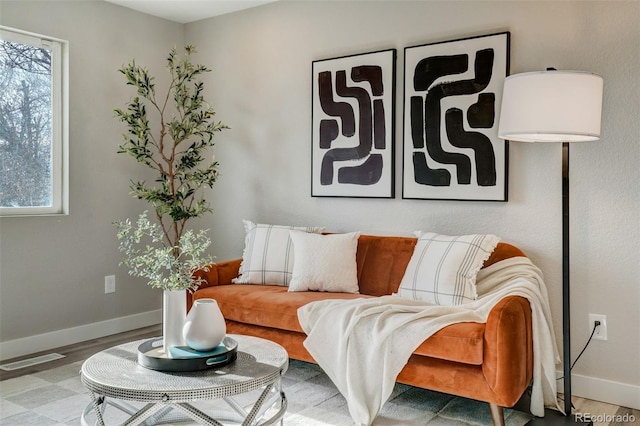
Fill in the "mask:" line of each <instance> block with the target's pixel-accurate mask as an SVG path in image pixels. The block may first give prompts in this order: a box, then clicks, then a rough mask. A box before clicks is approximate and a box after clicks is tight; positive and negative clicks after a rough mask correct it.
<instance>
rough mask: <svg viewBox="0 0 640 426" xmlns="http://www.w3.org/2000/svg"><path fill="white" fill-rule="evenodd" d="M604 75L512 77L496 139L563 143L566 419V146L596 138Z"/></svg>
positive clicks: (567, 393) (567, 380)
mask: <svg viewBox="0 0 640 426" xmlns="http://www.w3.org/2000/svg"><path fill="white" fill-rule="evenodd" d="M602 87H603V81H602V77H600V76H597V75H594V74H590V73H586V72H577V71H556V70H554V69H548V70H547V71H541V72H530V73H523V74H515V75H512V76H509V77H507V79H506V80H505V83H504V91H503V93H502V110H501V112H500V125H499V129H498V136H499V137H500V138H502V139H508V140H510V141H518V142H561V143H562V335H563V340H562V342H563V343H562V347H563V364H564V401H565V402H564V407H565V413H564V414H565V416H568V417H570V416H571V412H572V407H571V327H570V305H571V303H570V298H569V288H570V287H569V275H570V272H569V143H573V142H587V141H595V140H598V139H599V138H600V118H601V112H602Z"/></svg>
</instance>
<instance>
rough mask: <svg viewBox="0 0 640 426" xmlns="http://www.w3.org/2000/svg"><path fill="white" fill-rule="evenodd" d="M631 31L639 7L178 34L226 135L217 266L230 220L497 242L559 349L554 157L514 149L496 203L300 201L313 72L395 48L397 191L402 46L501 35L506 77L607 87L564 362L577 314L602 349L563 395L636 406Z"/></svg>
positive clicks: (580, 229)
mask: <svg viewBox="0 0 640 426" xmlns="http://www.w3.org/2000/svg"><path fill="white" fill-rule="evenodd" d="M638 22H640V3H637V2H544V3H542V2H521V1H513V2H504V1H498V2H486V1H471V2H460V1H457V2H445V1H442V2H437V1H422V2H421V1H413V2H403V1H393V2H391V1H380V2H358V1H356V2H346V1H341V2H317V1H316V2H313V1H312V2H290V1H280V2H277V3H273V4H270V5H267V6H263V7H259V8H256V9H251V10H247V11H243V12H241V13H235V14H230V15H224V16H220V17H217V18H213V19H209V20H203V21H199V22H196V23H193V24H188V25H186V33H185V36H186V40H187V41H188V42H191V43H195V44H196V45H197V46H198V47H199V52H200V54H199V56H198V58H199V59H200V60H201V61H204V62H206V63H208V64H210V65H211V66H212V67H213V69H214V72H213V73H212V74H211V75H210V76H209V77H208V78H207V81H206V82H207V84H208V87H209V88H210V95H211V97H212V98H213V100H214V105H215V106H216V108H217V110H218V112H219V117H220V118H221V119H222V120H223V121H224V122H226V123H227V124H228V125H230V126H231V127H232V130H231V131H229V132H228V133H226V134H224V135H222V136H221V137H220V139H219V141H220V142H219V143H218V146H217V155H218V158H219V159H220V162H221V165H222V171H223V177H222V179H221V180H220V181H219V184H218V185H217V187H216V188H215V189H214V190H213V194H212V197H213V200H214V206H215V209H216V211H215V213H214V216H213V218H212V219H211V220H210V221H208V222H207V223H206V224H205V226H208V227H211V228H213V235H214V237H215V240H216V250H215V254H216V255H217V256H218V258H221V259H224V258H230V257H239V256H240V255H241V253H242V245H243V229H242V223H241V219H242V218H250V219H253V220H256V221H261V222H267V223H280V224H298V225H307V224H308V225H324V226H326V227H327V229H329V230H332V231H351V230H362V231H365V232H370V233H381V234H409V233H410V232H411V231H413V230H415V229H428V230H433V231H437V232H441V233H450V234H459V233H474V232H478V233H480V232H491V233H495V234H497V235H500V236H501V237H502V238H503V240H505V241H509V242H512V243H514V244H516V245H518V246H519V247H521V248H522V249H523V250H524V251H525V252H526V253H527V254H528V255H529V256H530V257H531V258H532V259H533V260H534V262H535V263H536V264H538V265H539V266H540V267H541V268H542V269H543V271H544V273H545V275H546V279H547V286H548V288H549V291H550V298H551V304H552V310H553V313H554V316H555V320H554V322H555V328H556V330H557V334H558V341H559V342H560V341H561V330H562V326H561V318H562V316H561V312H562V310H561V281H562V279H561V255H562V250H561V233H562V225H561V214H560V210H561V186H560V171H561V161H560V160H561V152H560V146H559V145H554V144H518V143H512V144H511V145H510V163H509V188H510V189H509V202H508V203H490V202H454V201H416V200H402V199H399V198H397V199H395V200H375V199H336V198H312V197H311V196H310V162H311V160H310V153H311V144H310V134H311V127H310V126H311V124H310V123H311V99H310V98H311V62H312V61H313V60H316V59H325V58H331V57H336V56H342V55H349V54H356V53H363V52H368V51H374V50H380V49H387V48H396V49H398V68H397V75H398V79H397V103H396V105H397V112H396V129H397V132H396V161H397V164H396V167H397V168H396V182H397V188H396V194H401V193H402V192H401V186H400V185H401V178H400V177H401V169H402V166H401V164H400V159H401V158H402V157H401V153H402V134H401V129H402V125H401V123H402V87H403V78H402V76H403V48H404V47H406V46H412V45H416V44H422V43H429V42H436V41H443V40H450V39H456V38H461V37H466V36H475V35H482V34H489V33H494V32H499V31H505V30H506V31H510V32H511V72H512V73H519V72H525V71H533V70H542V69H545V68H546V67H548V66H554V67H556V68H558V69H576V70H585V71H591V72H595V73H597V74H600V75H602V76H603V77H604V80H605V97H604V112H603V128H602V138H601V141H600V142H596V143H589V144H582V145H575V146H572V151H571V154H572V158H571V191H572V193H571V209H572V214H571V219H572V223H571V238H572V254H571V272H572V351H573V354H574V356H575V355H577V354H578V352H579V350H580V349H581V347H582V345H583V344H584V343H585V341H586V339H587V337H588V336H589V332H590V330H588V324H587V318H588V313H597V314H604V315H607V320H608V328H609V340H608V341H607V342H600V341H596V342H593V343H592V345H591V347H590V348H589V350H588V351H587V352H586V353H585V355H584V357H583V358H582V359H581V361H580V362H579V363H578V364H577V365H576V367H575V370H574V373H575V374H576V376H577V377H578V379H577V380H576V382H579V384H576V385H575V387H576V389H574V392H575V393H577V394H581V395H583V396H588V397H592V398H596V399H600V400H607V398H608V399H609V400H611V399H612V398H614V399H616V401H614V402H617V403H623V404H626V405H629V406H634V407H636V408H640V361H639V360H640V332H639V329H638V326H639V324H640V313H639V309H638V302H640V225H639V211H640V194H639V185H638V182H639V181H640V172H639V170H640V168H639V167H638V164H640V140H639V139H640V125H639V122H638V117H639V116H640V109H639V99H640V86H639V83H638V81H639V80H638V75H639V74H640V63H639V59H640V51H639V48H638V46H640V27H639V26H638ZM600 379H605V380H606V381H611V382H614V386H613V387H612V388H611V389H612V390H609V388H606V387H605V386H604V384H605V383H609V382H606V381H605V380H600ZM627 385H629V386H627ZM614 394H616V395H614ZM617 394H620V395H617Z"/></svg>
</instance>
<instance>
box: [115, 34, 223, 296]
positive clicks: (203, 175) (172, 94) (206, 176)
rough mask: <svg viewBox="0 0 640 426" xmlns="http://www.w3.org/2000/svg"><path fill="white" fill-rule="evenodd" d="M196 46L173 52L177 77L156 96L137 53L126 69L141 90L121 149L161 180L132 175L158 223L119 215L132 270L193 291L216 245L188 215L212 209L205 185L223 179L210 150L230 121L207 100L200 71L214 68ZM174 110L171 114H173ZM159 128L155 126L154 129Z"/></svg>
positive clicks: (152, 281)
mask: <svg viewBox="0 0 640 426" xmlns="http://www.w3.org/2000/svg"><path fill="white" fill-rule="evenodd" d="M194 52H195V48H194V47H193V46H186V47H185V51H184V56H183V57H182V58H179V57H178V56H177V52H176V49H175V48H174V49H172V50H171V52H170V53H169V56H168V57H167V66H166V68H167V70H168V71H169V73H170V76H171V80H170V84H169V88H168V89H167V91H166V93H165V94H164V95H162V96H157V95H156V86H155V83H154V80H155V79H154V77H153V76H151V75H150V74H149V71H148V70H147V69H146V68H143V67H141V66H139V65H137V64H136V62H135V60H132V61H131V63H130V64H129V65H126V66H123V67H122V68H121V69H120V70H119V71H120V73H121V74H122V75H124V77H125V80H126V82H127V85H131V86H133V87H135V88H136V92H137V95H136V96H135V97H134V98H133V99H131V100H130V101H129V102H128V103H127V104H126V108H124V109H115V115H116V117H117V118H118V119H119V120H120V121H121V122H122V123H124V124H125V125H126V126H127V132H126V133H125V134H124V135H123V138H124V143H122V144H121V145H120V146H119V149H118V153H123V154H129V155H130V156H131V157H133V158H134V159H135V160H136V161H137V162H139V163H142V164H144V165H145V166H147V167H149V168H151V169H152V170H154V171H155V172H156V173H157V175H156V176H157V177H156V178H155V180H154V182H151V183H149V182H146V181H133V180H132V181H131V185H130V188H131V195H132V196H134V197H137V198H139V199H143V200H145V201H147V202H148V203H149V204H150V205H151V206H152V207H153V209H154V210H155V214H156V218H157V221H158V224H155V223H151V222H150V221H149V219H148V218H147V214H146V213H147V212H145V213H144V214H143V215H140V217H139V219H138V221H137V222H136V225H135V226H134V225H133V224H132V223H131V222H130V221H129V220H128V219H127V220H126V221H124V222H118V223H116V225H117V226H118V240H119V241H120V251H122V252H123V253H124V255H125V259H124V260H123V261H122V264H124V265H126V266H128V267H129V273H130V274H131V275H133V276H137V277H144V278H146V279H147V280H148V283H149V285H151V286H152V287H157V288H162V289H165V290H194V289H195V288H197V287H198V286H199V285H200V281H201V280H200V279H198V278H196V277H194V276H193V272H194V271H196V270H197V269H200V268H201V267H202V265H205V264H207V263H210V262H211V259H209V258H208V257H206V256H205V251H206V249H207V248H208V247H209V245H210V244H211V242H210V240H209V239H208V238H207V236H206V231H201V232H199V233H197V234H195V233H194V232H193V231H191V230H187V229H186V224H187V221H188V220H189V219H192V218H195V217H200V216H202V215H204V214H205V213H209V212H211V211H212V208H211V205H210V204H209V203H208V202H207V201H206V200H205V199H204V196H203V190H204V189H205V188H206V187H209V188H211V187H213V184H214V183H215V182H216V181H217V180H218V176H219V174H218V162H217V161H215V157H214V156H213V155H212V154H210V153H208V151H209V150H210V149H211V148H213V146H214V142H213V136H214V135H215V134H216V133H218V132H220V131H222V130H224V129H227V128H228V127H227V126H225V125H224V124H222V123H221V122H216V121H214V116H215V111H214V110H213V108H211V106H210V105H209V103H207V102H206V101H205V100H204V97H203V91H204V84H203V83H202V82H201V81H199V80H198V77H199V76H201V75H202V74H204V73H207V72H209V71H210V70H209V69H208V68H207V67H205V66H204V65H194V64H192V63H191V58H190V57H191V54H192V53H194ZM169 113H171V115H170V114H169ZM152 127H153V128H155V130H153V129H152Z"/></svg>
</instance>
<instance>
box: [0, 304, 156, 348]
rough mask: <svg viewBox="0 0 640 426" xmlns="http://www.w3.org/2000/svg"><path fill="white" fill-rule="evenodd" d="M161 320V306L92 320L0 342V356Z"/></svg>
mask: <svg viewBox="0 0 640 426" xmlns="http://www.w3.org/2000/svg"><path fill="white" fill-rule="evenodd" d="M160 323H162V310H161V309H158V310H154V311H148V312H142V313H140V314H134V315H128V316H126V317H120V318H113V319H109V320H106V321H100V322H94V323H92V324H86V325H81V326H78V327H73V328H67V329H64V330H58V331H52V332H50V333H44V334H38V335H35V336H29V337H24V338H21V339H15V340H8V341H6V342H0V360H6V359H11V358H15V357H19V356H23V355H29V354H32V353H36V352H40V351H47V350H50V349H54V348H59V347H61V346H66V345H72V344H74V343H79V342H84V341H87V340H91V339H97V338H99V337H104V336H110V335H112V334H116V333H122V332H125V331H130V330H135V329H137V328H142V327H148V326H150V325H155V324H160Z"/></svg>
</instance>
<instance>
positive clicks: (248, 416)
mask: <svg viewBox="0 0 640 426" xmlns="http://www.w3.org/2000/svg"><path fill="white" fill-rule="evenodd" d="M229 337H231V338H233V339H235V340H236V341H237V342H238V357H237V359H236V360H235V361H234V362H232V363H231V364H228V365H226V366H224V367H221V368H217V369H216V368H212V369H209V370H203V371H197V372H189V373H182V372H181V373H175V372H162V371H155V370H150V369H147V368H145V367H143V366H141V365H140V364H138V362H137V357H138V346H139V345H140V344H141V343H143V342H144V340H140V341H136V342H130V343H125V344H123V345H119V346H115V347H113V348H110V349H106V350H104V351H102V352H98V353H97V354H95V355H93V356H91V357H90V358H89V359H87V360H86V361H85V362H84V363H83V364H82V370H81V379H82V383H83V384H84V385H85V386H86V387H87V389H89V391H90V393H91V398H92V403H91V404H89V405H88V406H87V408H85V410H84V412H83V413H82V418H81V420H82V424H83V425H87V423H86V420H85V417H86V415H88V414H89V413H90V412H92V411H95V414H96V417H97V421H96V423H97V424H100V425H104V415H105V410H106V408H107V406H108V405H110V406H113V407H115V408H117V409H118V410H120V411H122V412H124V413H126V414H128V415H129V416H130V417H129V419H128V420H127V421H126V422H125V423H124V424H127V425H137V424H140V423H143V422H145V421H148V420H152V423H156V424H159V423H166V422H168V423H171V422H176V417H175V414H176V413H172V411H176V412H178V414H180V415H181V416H180V418H181V419H184V418H185V416H186V417H187V418H191V419H193V420H195V421H197V422H198V423H200V424H206V425H215V426H222V423H220V421H231V422H233V423H238V424H242V425H243V426H244V425H247V426H248V425H260V426H263V425H270V424H274V423H276V422H278V421H281V420H282V417H283V416H284V413H285V411H286V408H287V400H286V397H285V394H284V392H283V391H282V387H281V381H280V379H281V376H282V374H284V372H285V371H286V370H287V368H288V366H289V356H288V354H287V351H286V350H285V349H284V348H283V347H282V346H280V345H278V344H277V343H274V342H271V341H269V340H265V339H260V338H258V337H250V336H241V335H229ZM260 388H264V390H263V391H262V392H261V393H260V396H259V397H258V399H257V400H256V402H255V403H254V404H253V406H252V407H251V408H250V409H247V408H244V407H243V406H242V405H240V404H239V403H238V402H236V401H235V400H234V399H233V396H235V395H240V394H244V393H247V392H251V391H253V390H256V389H260ZM213 399H223V400H224V401H226V403H227V404H228V405H229V406H230V407H231V408H232V410H233V412H232V414H233V416H228V415H226V414H225V417H218V418H217V419H214V418H213V417H210V416H209V415H208V414H205V413H204V412H203V411H201V410H199V409H198V408H196V407H194V406H193V405H191V403H193V402H196V401H205V400H213ZM127 400H128V401H138V402H146V403H147V404H146V405H145V406H144V407H142V408H136V407H134V406H132V405H131V404H128V403H126V402H125V401H127ZM274 411H275V412H274ZM267 417H268V418H267Z"/></svg>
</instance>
